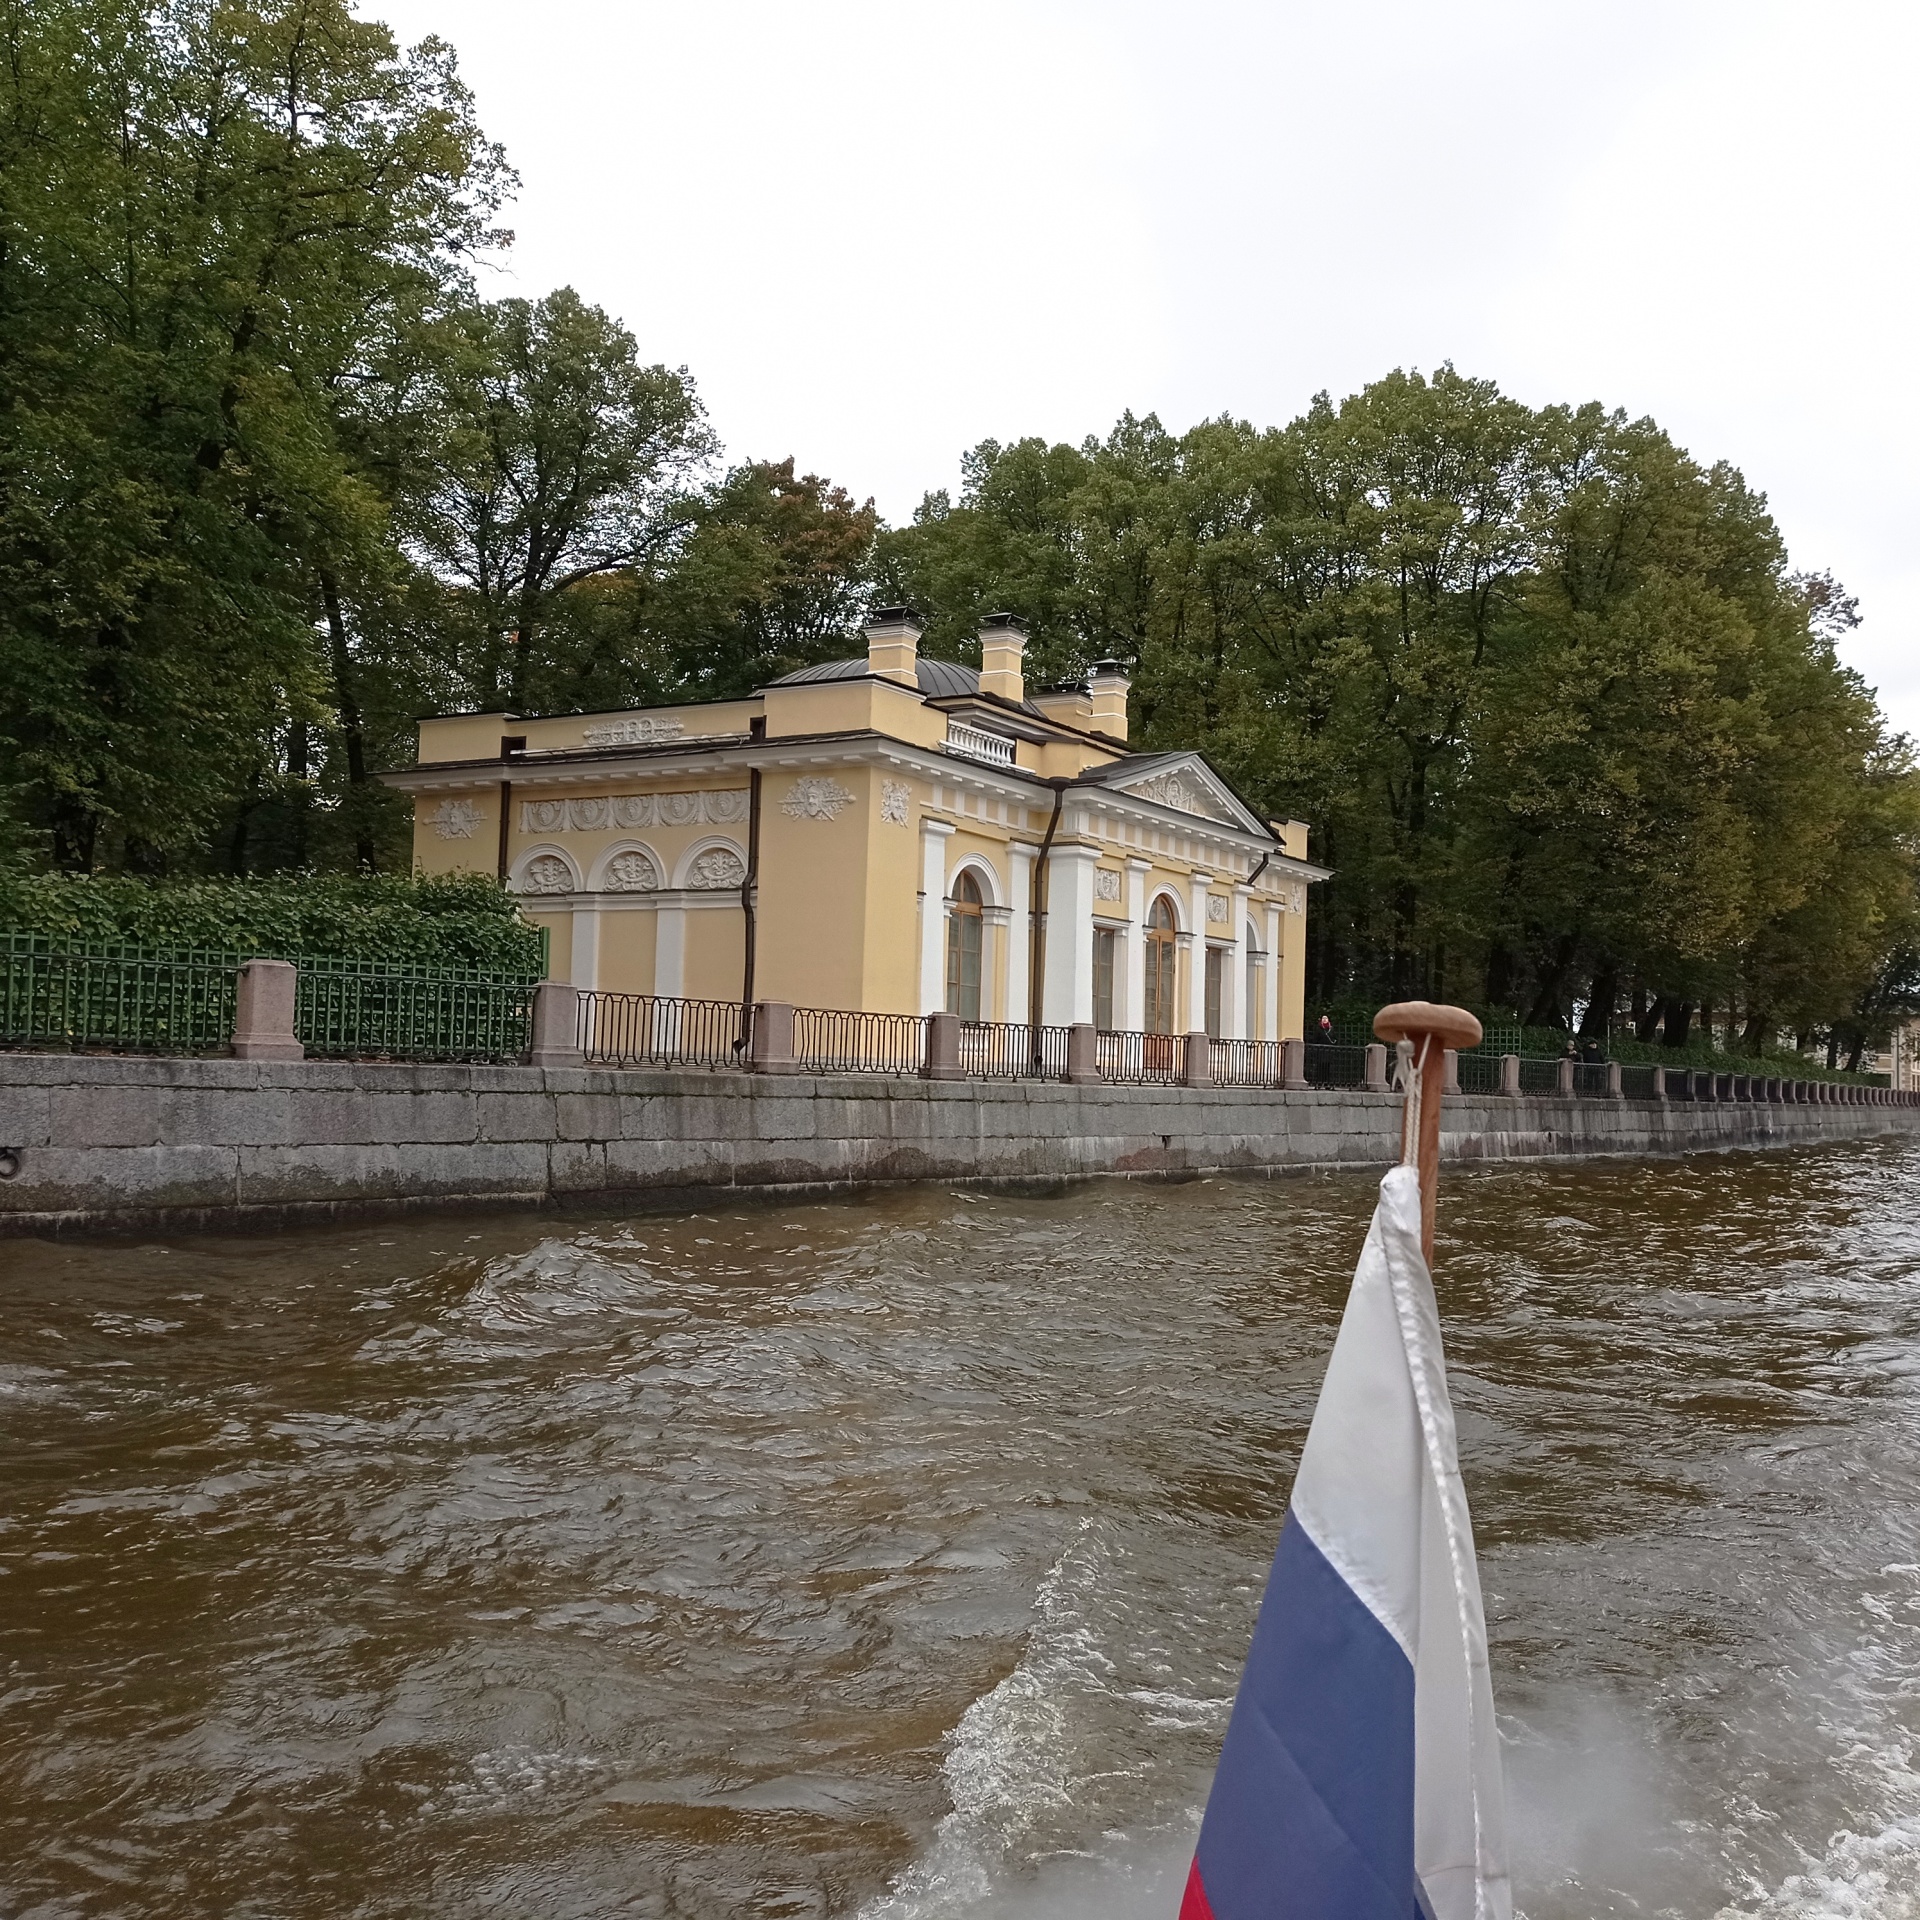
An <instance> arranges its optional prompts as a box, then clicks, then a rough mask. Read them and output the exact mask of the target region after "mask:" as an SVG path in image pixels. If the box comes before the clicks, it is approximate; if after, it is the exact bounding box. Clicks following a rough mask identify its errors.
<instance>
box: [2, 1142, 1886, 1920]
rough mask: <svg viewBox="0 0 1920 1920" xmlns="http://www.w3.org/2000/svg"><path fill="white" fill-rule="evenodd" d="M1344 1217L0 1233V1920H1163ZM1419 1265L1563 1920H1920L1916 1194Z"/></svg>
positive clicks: (1526, 1876)
mask: <svg viewBox="0 0 1920 1920" xmlns="http://www.w3.org/2000/svg"><path fill="white" fill-rule="evenodd" d="M1373 1190H1374V1182H1373V1181H1372V1180H1371V1179H1369V1178H1366V1177H1362V1176H1351V1177H1340V1178H1334V1179H1307V1178H1301V1179H1295V1180H1289V1181H1280V1182H1274V1183H1253V1182H1245V1183H1242V1182H1231V1181H1207V1182H1200V1183H1196V1184H1193V1185H1188V1186H1178V1187H1171V1186H1170V1187H1152V1186H1140V1187H1117V1186H1107V1187H1099V1188H1094V1189H1088V1190H1083V1191H1080V1192H1077V1193H1074V1194H1072V1195H1070V1196H1068V1197H1065V1198H1054V1199H1028V1198H1019V1199H1016V1198H1006V1197H995V1196H988V1195H967V1194H961V1193H955V1192H949V1191H945V1190H940V1189H928V1190H922V1191H918V1192H913V1193H905V1194H897V1195H891V1196H885V1197H880V1198H874V1199H868V1200H857V1201H839V1202H835V1203H833V1204H830V1205H810V1206H802V1207H790V1208H783V1209H777V1210H763V1209H745V1208H742V1209H735V1210H725V1211H718V1212H708V1213H702V1214H693V1215H683V1216H675V1217H671V1218H668V1217H653V1218H633V1219H627V1220H610V1219H595V1220H578V1219H563V1220H555V1219H552V1218H533V1217H487V1218H483V1219H479V1220H475V1219H438V1220H432V1221H424V1222H422V1221H410V1222H406V1223H404V1224H398V1225H391V1226H386V1227H380V1228H361V1229H355V1230H351V1231H327V1232H311V1233H301V1234H293V1235H287V1236H283V1237H278V1238H273V1239H258V1240H241V1239H193V1240H186V1239H182V1240H176V1241H168V1242H154V1243H137V1244H135V1243H128V1244H117V1245H116V1244H96V1245H38V1244H24V1243H12V1244H8V1243H0V1445H4V1448H5V1459H6V1463H7V1465H6V1473H5V1477H4V1483H3V1484H0V1914H4V1915H6V1916H7V1917H8V1920H27V1917H28V1916H32V1920H51V1917H52V1916H62V1917H63V1920H64V1917H65V1916H108V1915H114V1916H119V1915H125V1916H140V1920H171V1917H173V1916H189V1915H191V1916H202V1915H206V1916H212V1915H220V1916H243V1917H246V1920H253V1917H255V1916H257V1917H258V1920H320V1917H321V1916H326V1917H327V1920H338V1917H339V1916H350V1915H352V1916H373V1915H379V1916H395V1917H398V1916H418V1915H429V1914H430V1915H432V1916H434V1917H435V1920H468V1917H469V1916H472V1917H476V1920H477V1917H478V1916H490V1917H491V1916H500V1917H501V1920H506V1917H507V1916H512V1917H513V1920H588V1917H589V1916H601V1915H643V1916H661V1917H664V1916H698V1917H699V1920H709V1917H711V1920H721V1917H722V1916H727V1917H729V1920H730V1917H731V1916H776V1915H778V1916H816V1915H847V1916H859V1917H860V1920H949V1917H950V1920H962V1917H971V1916H976V1915H980V1916H985V1915H994V1916H1007V1917H1008V1920H1025V1917H1026V1916H1034V1915H1043V1914H1044V1915H1050V1916H1053V1915H1057V1916H1062V1917H1063V1920H1074V1917H1076V1916H1094V1915H1098V1916H1100V1917H1101V1920H1133V1916H1149V1915H1151V1916H1156V1917H1157V1920H1171V1915H1172V1913H1173V1910H1174V1907H1175V1905H1176V1903H1177V1889H1178V1885H1179V1881H1180V1879H1181V1878H1182V1877H1183V1875H1184V1871H1185V1863H1186V1856H1187V1852H1188V1849H1189V1847H1190V1845H1191V1840H1192V1834H1193V1831H1194V1828H1195V1825H1196V1823H1197V1819H1198V1813H1199V1809H1200V1806H1201V1804H1202V1801H1203V1800H1204V1797H1205V1793H1206V1787H1207V1781H1208V1777H1209V1772H1210V1769H1211V1766H1212V1763H1213V1759H1214V1755H1215V1752H1216V1750H1217V1747H1218V1742H1219V1739H1220V1735H1221V1732H1222V1729H1223V1726H1224V1723H1225V1716H1226V1711H1227V1706H1228V1703H1229V1699H1230V1696H1231V1693H1232V1689H1233V1686H1234V1682H1235V1677H1236V1674H1237V1670H1238V1665H1239V1662H1240V1659H1241V1657H1242V1655H1243V1653H1244V1650H1245V1645H1246V1640H1247V1635H1248V1632H1249V1630H1250V1626H1251V1622H1252V1617H1253V1612H1254V1608H1255V1604H1256V1602H1257V1599H1258V1595H1259V1590H1260V1585H1261V1582H1262V1580H1263V1579H1264V1576H1265V1571H1266V1565H1267V1560H1268V1557H1269V1555H1270V1554H1271V1552H1272V1548H1273V1542H1274V1538H1275V1533H1276V1530H1277V1528H1278V1525H1279V1522H1280V1517H1281V1514H1282V1512H1283V1509H1284V1505H1285V1500H1286V1493H1287V1486H1288V1480H1289V1477H1290V1475H1291V1472H1292V1468H1293V1464H1294V1461H1295V1458H1296V1456H1297V1452H1298V1448H1299V1445H1300V1442H1301V1438H1302V1436H1303V1434H1304V1431H1305V1427H1306V1422H1307V1419H1308V1416H1309V1414H1310V1412H1311V1409H1312V1405H1313V1398H1314V1394H1315V1392H1316V1389H1317V1387H1318V1383H1319V1378H1320V1372H1321V1369H1322V1367H1323V1365H1324V1363H1325V1359H1326V1354H1327V1349H1328V1346H1329V1343H1330V1341H1331V1339H1332V1334H1333V1329H1334V1325H1335V1322H1336V1320H1337V1317H1338V1314H1339V1311H1340V1306H1341V1302H1342V1300H1343V1297H1344V1293H1345V1289H1346V1285H1347V1281H1348V1279H1349V1277H1350V1275H1351V1272H1352V1268H1353V1262H1354V1259H1355V1256H1356V1254H1357V1252H1358V1249H1359V1244H1360V1239H1361V1235H1362V1233H1363V1230H1364V1227H1365V1223H1366V1220H1367V1217H1368V1214H1369V1212H1370V1210H1371V1206H1372V1200H1373ZM1439 1266H1440V1275H1441V1277H1440V1298H1441V1303H1442V1310H1443V1314H1444V1317H1445V1322H1446V1327H1447V1338H1448V1343H1449V1353H1450V1361H1451V1367H1452V1377H1453V1384H1454V1394H1455V1399H1456V1403H1457V1405H1458V1408H1459V1411H1460V1428H1461V1441H1462V1452H1463V1464H1464V1469H1465V1474H1466V1480H1467V1486H1468V1491H1469V1495H1470V1497H1471V1499H1472V1501H1473V1505H1474V1510H1475V1519H1476V1525H1477V1529H1478V1534H1479V1539H1480V1544H1481V1550H1482V1561H1483V1567H1482V1577H1483V1581H1484V1584H1485V1588H1486V1595H1487V1609H1488V1615H1489V1620H1490V1626H1491V1631H1492V1635H1493V1658H1494V1672H1495V1685H1496V1689H1497V1696H1498V1701H1499V1706H1500V1712H1501V1720H1502V1726H1503V1729H1504V1731H1505V1734H1506V1736H1507V1741H1508V1746H1507V1763H1508V1774H1509V1781H1510V1793H1511V1797H1512V1800H1513V1803H1514V1820H1515V1825H1516V1852H1517V1862H1516V1867H1517V1876H1516V1877H1517V1888H1518V1897H1519V1900H1520V1904H1521V1906H1522V1907H1523V1909H1524V1911H1525V1913H1526V1914H1527V1915H1528V1916H1529V1920H1590V1917H1595V1916H1616V1915H1619V1916H1625V1915H1635V1916H1640V1915H1654V1914H1659V1915H1678V1916H1687V1917H1688V1920H1696V1917H1697V1920H1713V1917H1714V1916H1722V1917H1723V1920H1731V1916H1742V1917H1752V1920H1810V1917H1811V1916H1816V1915H1831V1916H1836V1917H1838V1916H1845V1917H1846V1920H1895V1917H1903V1920H1912V1917H1913V1916H1920V1772H1917V1771H1916V1768H1917V1767H1920V1761H1916V1750H1917V1743H1920V1539H1917V1538H1916V1533H1917V1532H1920V1526H1917V1524H1916V1494H1917V1493H1920V1284H1916V1273H1917V1271H1920V1149H1917V1148H1913V1147H1907V1146H1903V1145H1893V1144H1886V1143H1879V1144H1870V1145H1862V1146H1846V1147H1834V1148H1824V1149H1818V1150H1803V1151H1800V1152H1797V1153H1792V1154H1774V1155H1746V1156H1738V1157H1714V1158H1701V1159H1696V1160H1691V1161H1687V1162H1666V1163H1660V1164H1648V1165H1623V1166H1606V1167H1589V1168H1579V1167H1555V1168H1534V1169H1527V1168H1518V1169H1514V1168H1509V1169H1491V1170H1482V1171H1473V1172H1466V1171H1460V1170H1452V1171H1450V1172H1449V1174H1448V1176H1447V1184H1446V1192H1445V1196H1444V1202H1443V1217H1442V1234H1441V1249H1440V1261H1439Z"/></svg>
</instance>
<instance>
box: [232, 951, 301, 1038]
mask: <svg viewBox="0 0 1920 1920" xmlns="http://www.w3.org/2000/svg"><path fill="white" fill-rule="evenodd" d="M299 988H300V973H299V969H298V968H296V967H295V966H294V964H293V962H292V961H291V960H249V961H248V962H247V963H246V964H245V965H244V966H243V967H242V968H241V969H240V979H239V990H238V991H237V992H236V993H235V995H234V1006H233V1057H234V1058H235V1059H236V1060H304V1059H305V1058H306V1057H307V1050H306V1048H305V1047H303V1046H302V1045H301V1044H300V1042H299V1040H298V1039H296V1038H295V1036H294V1031H293V1014H294V1006H295V1003H296V1001H297V999H298V997H299Z"/></svg>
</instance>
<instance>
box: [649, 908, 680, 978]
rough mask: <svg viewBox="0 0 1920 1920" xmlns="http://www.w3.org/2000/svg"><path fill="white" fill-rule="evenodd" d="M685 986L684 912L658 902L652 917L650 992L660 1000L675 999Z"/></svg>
mask: <svg viewBox="0 0 1920 1920" xmlns="http://www.w3.org/2000/svg"><path fill="white" fill-rule="evenodd" d="M686 985H687V910H686V908H685V907H670V906H668V905H666V904H665V902H662V903H661V906H660V908H659V910H658V912H656V914H655V915H654V935H653V990H654V992H655V994H657V995H658V996H659V998H661V999H662V1000H678V999H680V998H681V997H682V996H683V995H684V994H685V992H686Z"/></svg>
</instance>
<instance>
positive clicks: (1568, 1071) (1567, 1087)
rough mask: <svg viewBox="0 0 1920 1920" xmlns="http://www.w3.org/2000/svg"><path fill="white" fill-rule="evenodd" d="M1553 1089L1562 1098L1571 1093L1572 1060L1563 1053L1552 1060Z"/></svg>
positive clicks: (1569, 1095)
mask: <svg viewBox="0 0 1920 1920" xmlns="http://www.w3.org/2000/svg"><path fill="white" fill-rule="evenodd" d="M1553 1090H1554V1092H1555V1093H1557V1094H1560V1095H1561V1096H1562V1097H1563V1098H1564V1097H1571V1095H1572V1093H1573V1062H1572V1061H1571V1060H1570V1059H1568V1058H1567V1056H1566V1055H1565V1054H1562V1055H1561V1056H1560V1058H1559V1059H1558V1060H1557V1061H1555V1062H1554V1075H1553Z"/></svg>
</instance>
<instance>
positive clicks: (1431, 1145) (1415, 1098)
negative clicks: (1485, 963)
mask: <svg viewBox="0 0 1920 1920" xmlns="http://www.w3.org/2000/svg"><path fill="white" fill-rule="evenodd" d="M1373 1031H1374V1033H1375V1035H1376V1036H1377V1037H1378V1038H1379V1039H1382V1040H1384V1041H1386V1042H1387V1044H1388V1045H1389V1046H1394V1047H1397V1046H1398V1044H1399V1043H1400V1042H1401V1041H1402V1040H1407V1041H1410V1042H1412V1046H1413V1062H1412V1070H1411V1072H1409V1073H1408V1074H1407V1076H1406V1107H1405V1110H1404V1111H1403V1113H1402V1115H1401V1121H1400V1158H1401V1162H1402V1164H1403V1165H1406V1166H1410V1167H1414V1168H1417V1169H1418V1171H1419V1175H1420V1246H1421V1251H1422V1252H1424V1253H1425V1254H1426V1256H1427V1261H1428V1263H1429V1265H1431V1263H1432V1261H1433V1217H1434V1207H1435V1201H1436V1199H1437V1197H1438V1188H1439V1184H1440V1093H1441V1087H1440V1080H1439V1078H1438V1075H1439V1073H1440V1070H1441V1068H1442V1066H1443V1064H1444V1062H1445V1059H1446V1051H1447V1049H1448V1048H1449V1047H1452V1048H1455V1049H1458V1048H1461V1047H1477V1046H1478V1045H1479V1044H1480V1022H1479V1021H1478V1020H1476V1019H1475V1018H1474V1017H1473V1015H1472V1014H1470V1013H1469V1012H1468V1011H1467V1010H1466V1008H1464V1007H1442V1006H1435V1005H1434V1004H1433V1002H1432V1001H1430V1000H1402V1001H1398V1002H1396V1003H1395V1004H1394V1005H1393V1006H1390V1007H1382V1008H1381V1009H1380V1011H1379V1012H1378V1013H1377V1014H1375V1015H1374V1017H1373ZM1430 1075H1431V1076H1434V1077H1433V1078H1431V1079H1429V1076H1430Z"/></svg>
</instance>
